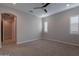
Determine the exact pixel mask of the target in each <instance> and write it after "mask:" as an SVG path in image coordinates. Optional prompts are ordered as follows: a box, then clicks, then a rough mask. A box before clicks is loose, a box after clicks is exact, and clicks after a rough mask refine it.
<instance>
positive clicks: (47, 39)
mask: <svg viewBox="0 0 79 59" xmlns="http://www.w3.org/2000/svg"><path fill="white" fill-rule="evenodd" d="M46 40H51V41H56V42H60V43H64V44H69V45H74V46H79V44H76V43H71V42H65V41H60V40H55V39H46Z"/></svg>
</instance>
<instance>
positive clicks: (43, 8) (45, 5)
mask: <svg viewBox="0 0 79 59" xmlns="http://www.w3.org/2000/svg"><path fill="white" fill-rule="evenodd" d="M42 4H43V6H42V7H35V8H33V9H42V10H44V12H45V13H47V12H48V11H47V9H46V7H47V6H48V5H49V4H50V3H42Z"/></svg>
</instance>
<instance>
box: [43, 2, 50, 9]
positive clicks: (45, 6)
mask: <svg viewBox="0 0 79 59" xmlns="http://www.w3.org/2000/svg"><path fill="white" fill-rule="evenodd" d="M49 4H50V3H46V4H45V5H44V6H42V8H44V7H47V6H48V5H49Z"/></svg>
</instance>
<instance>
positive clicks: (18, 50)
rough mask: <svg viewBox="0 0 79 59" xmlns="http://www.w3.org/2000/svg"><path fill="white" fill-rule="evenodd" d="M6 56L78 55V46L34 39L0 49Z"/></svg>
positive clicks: (0, 52) (0, 53) (1, 53)
mask: <svg viewBox="0 0 79 59" xmlns="http://www.w3.org/2000/svg"><path fill="white" fill-rule="evenodd" d="M0 55H4V56H5V55H7V56H79V47H77V46H72V45H67V44H62V43H58V42H54V41H49V40H36V41H33V42H29V43H24V44H20V45H13V46H11V45H10V46H6V47H3V48H1V49H0Z"/></svg>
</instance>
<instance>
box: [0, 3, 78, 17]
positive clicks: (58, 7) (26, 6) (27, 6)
mask: <svg viewBox="0 0 79 59" xmlns="http://www.w3.org/2000/svg"><path fill="white" fill-rule="evenodd" d="M43 4H45V3H3V4H0V5H3V6H8V7H11V8H14V9H18V10H21V11H24V12H26V13H29V14H32V15H35V16H38V17H46V16H50V15H53V14H56V13H58V12H62V11H64V10H68V9H70V8H74V7H77V6H79V4H78V3H50V4H49V5H48V6H47V7H45V9H46V10H47V13H45V12H44V10H43V9H34V8H35V7H41V6H43Z"/></svg>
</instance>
